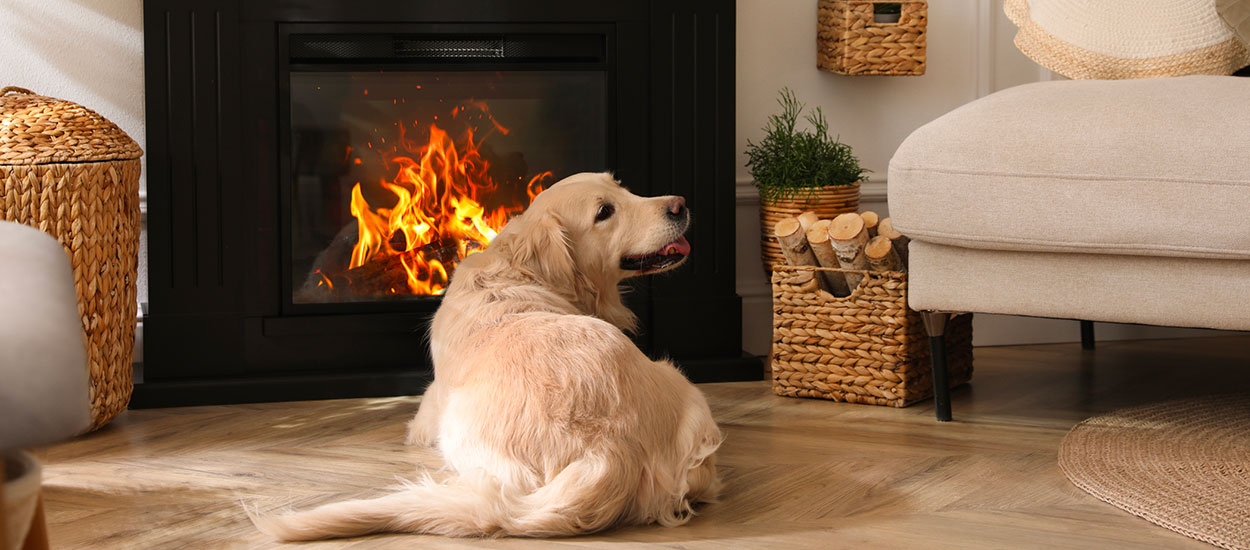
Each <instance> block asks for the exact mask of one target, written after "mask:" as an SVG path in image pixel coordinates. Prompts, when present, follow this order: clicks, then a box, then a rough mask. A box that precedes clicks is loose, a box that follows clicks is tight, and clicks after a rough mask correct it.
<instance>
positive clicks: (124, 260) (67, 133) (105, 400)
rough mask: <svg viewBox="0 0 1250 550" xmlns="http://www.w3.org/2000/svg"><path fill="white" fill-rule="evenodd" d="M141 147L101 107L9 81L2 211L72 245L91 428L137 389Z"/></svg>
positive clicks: (2, 131)
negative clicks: (133, 366) (134, 366)
mask: <svg viewBox="0 0 1250 550" xmlns="http://www.w3.org/2000/svg"><path fill="white" fill-rule="evenodd" d="M142 155H143V151H142V150H141V149H140V148H139V144H137V143H135V141H134V140H132V139H130V136H127V135H126V133H125V132H123V131H122V130H121V129H120V128H118V127H117V126H116V125H114V124H113V123H112V122H109V121H108V119H106V118H104V117H102V116H100V115H99V114H97V113H96V112H95V111H92V110H90V109H87V108H85V107H83V106H81V105H78V104H76V103H72V102H69V101H65V100H61V99H55V98H51V97H44V96H40V95H36V94H34V93H32V92H31V91H29V90H25V89H22V88H14V87H8V88H4V89H3V90H0V219H2V220H8V221H15V222H18V223H22V224H26V225H29V226H32V227H37V228H39V229H41V230H43V231H44V232H46V233H49V234H51V235H52V236H53V237H56V239H57V240H59V241H60V242H61V244H62V245H63V246H65V250H66V251H67V252H68V253H69V256H70V262H71V263H72V264H73V267H74V284H75V286H76V287H77V289H78V313H79V315H80V316H81V319H82V325H83V331H84V334H85V335H86V344H87V361H88V369H89V371H90V372H89V374H90V380H91V388H90V392H89V395H90V399H91V413H92V419H93V420H92V429H95V428H99V427H100V426H103V425H104V424H105V423H107V422H108V421H109V420H112V419H113V417H115V416H117V414H118V413H120V412H121V411H123V410H125V409H126V405H127V404H129V402H130V394H131V391H132V390H133V389H134V382H133V375H132V370H131V360H132V358H133V355H134V340H135V320H136V313H137V312H136V309H137V303H136V291H137V289H136V277H137V269H138V261H139V256H138V253H139V223H140V221H139V216H140V214H139V157H140V156H142Z"/></svg>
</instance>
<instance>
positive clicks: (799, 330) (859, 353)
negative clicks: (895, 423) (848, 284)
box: [772, 264, 972, 407]
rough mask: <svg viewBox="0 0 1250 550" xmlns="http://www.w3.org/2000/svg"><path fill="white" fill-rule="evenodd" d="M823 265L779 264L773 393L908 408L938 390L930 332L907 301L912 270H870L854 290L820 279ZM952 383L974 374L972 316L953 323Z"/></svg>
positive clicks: (949, 334) (949, 341) (949, 343)
mask: <svg viewBox="0 0 1250 550" xmlns="http://www.w3.org/2000/svg"><path fill="white" fill-rule="evenodd" d="M828 271H833V272H838V273H846V272H847V270H843V269H830V268H824V267H806V266H804V267H795V266H790V265H785V264H778V265H775V266H773V353H772V374H773V392H774V393H776V394H777V395H783V396H787V397H815V398H820V399H829V400H832V401H846V402H849V403H865V404H869V405H884V406H889V407H906V406H907V405H910V404H912V403H915V402H917V401H921V400H923V399H928V398H930V397H932V396H933V369H932V366H931V364H930V362H929V337H928V336H927V335H926V333H925V330H924V321H923V320H922V319H921V317H920V314H919V313H917V312H915V311H914V310H912V309H911V308H909V307H907V274H906V273H902V272H897V271H886V272H873V271H855V272H854V273H860V274H862V275H863V276H864V278H863V280H862V281H860V284H859V286H858V287H857V288H855V289H854V290H852V291H851V295H850V296H845V297H835V296H833V295H832V294H829V293H828V292H825V291H824V290H821V289H820V287H819V286H818V283H817V281H816V278H817V277H818V274H819V273H820V272H828ZM945 339H946V357H947V373H948V376H949V381H950V387H952V388H953V387H955V386H958V385H960V384H963V383H966V382H968V381H969V380H970V379H971V378H972V316H971V315H958V316H955V317H953V318H951V320H950V322H949V323H948V324H947V326H946V335H945Z"/></svg>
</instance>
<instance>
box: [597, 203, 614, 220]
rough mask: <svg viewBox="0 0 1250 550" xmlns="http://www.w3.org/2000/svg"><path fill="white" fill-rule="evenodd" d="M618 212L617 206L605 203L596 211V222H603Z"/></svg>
mask: <svg viewBox="0 0 1250 550" xmlns="http://www.w3.org/2000/svg"><path fill="white" fill-rule="evenodd" d="M615 213H616V207H615V206H612V205H610V204H604V205H602V206H600V207H599V211H598V212H595V222H596V223H597V222H601V221H603V220H606V219H608V218H611V217H612V214H615Z"/></svg>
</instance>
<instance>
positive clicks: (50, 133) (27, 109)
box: [0, 86, 143, 165]
mask: <svg viewBox="0 0 1250 550" xmlns="http://www.w3.org/2000/svg"><path fill="white" fill-rule="evenodd" d="M142 155H143V149H140V148H139V144H138V143H135V140H133V139H130V136H128V135H126V132H123V131H122V129H121V128H118V127H117V125H116V124H113V123H112V122H109V119H107V118H104V117H103V116H100V114H99V113H97V112H95V111H92V110H91V109H88V108H86V107H83V106H82V105H79V104H77V103H74V102H72V101H65V100H63V99H56V98H54V97H47V96H41V95H38V94H35V93H34V92H31V91H30V90H27V89H24V88H18V87H16V86H9V87H6V88H4V89H0V165H12V164H52V163H61V162H91V161H102V160H117V159H135V158H139V157H140V156H142Z"/></svg>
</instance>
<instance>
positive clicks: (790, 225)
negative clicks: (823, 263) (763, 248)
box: [773, 218, 803, 238]
mask: <svg viewBox="0 0 1250 550" xmlns="http://www.w3.org/2000/svg"><path fill="white" fill-rule="evenodd" d="M802 228H803V225H802V224H801V223H799V220H798V218H786V219H784V220H781V221H779V222H777V224H776V225H774V226H773V234H775V235H777V237H778V238H782V237H789V236H791V235H794V234H795V233H797V232H798V231H799V230H800V229H802Z"/></svg>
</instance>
